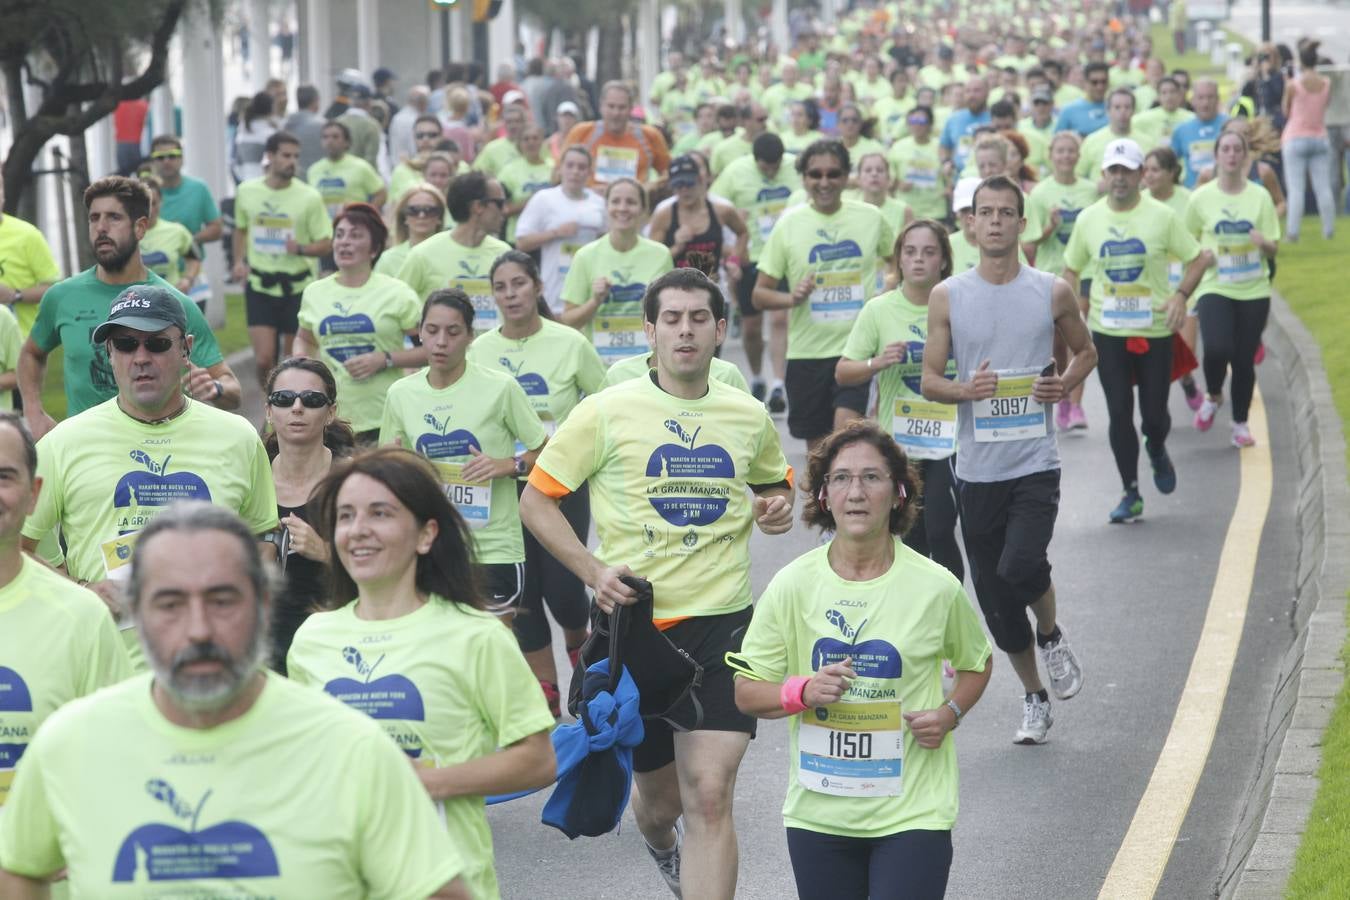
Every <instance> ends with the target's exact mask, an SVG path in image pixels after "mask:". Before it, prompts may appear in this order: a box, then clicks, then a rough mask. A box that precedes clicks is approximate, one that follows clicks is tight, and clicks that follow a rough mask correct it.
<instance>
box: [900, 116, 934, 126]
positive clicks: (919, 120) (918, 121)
mask: <svg viewBox="0 0 1350 900" xmlns="http://www.w3.org/2000/svg"><path fill="white" fill-rule="evenodd" d="M905 124H906V125H931V124H932V123H931V122H929V121H928V120H927V119H925V118H924V117H923V116H913V117H911V118H908V119H906V120H905Z"/></svg>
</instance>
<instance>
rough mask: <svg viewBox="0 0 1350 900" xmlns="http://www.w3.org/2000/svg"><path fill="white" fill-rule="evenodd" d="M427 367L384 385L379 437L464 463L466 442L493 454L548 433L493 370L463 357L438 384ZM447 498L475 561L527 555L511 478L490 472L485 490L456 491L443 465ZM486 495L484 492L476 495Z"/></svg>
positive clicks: (537, 442) (536, 442)
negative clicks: (448, 379)
mask: <svg viewBox="0 0 1350 900" xmlns="http://www.w3.org/2000/svg"><path fill="white" fill-rule="evenodd" d="M429 371H430V370H429V369H423V370H422V371H420V372H414V373H413V374H412V375H409V376H407V377H406V378H400V379H399V380H398V381H396V382H394V385H393V387H391V388H389V393H388V394H387V395H386V397H385V401H384V418H383V420H382V421H381V423H380V443H381V444H392V443H393V442H394V440H395V439H396V438H397V439H399V440H400V441H401V442H402V444H403V446H404V447H406V448H408V449H409V450H415V451H417V452H418V453H421V454H422V455H423V456H425V457H427V458H428V459H430V460H432V462H434V463H438V464H445V463H451V464H459V465H462V464H464V463H467V462H468V461H469V460H470V459H472V455H471V454H470V452H469V448H470V447H477V448H478V450H479V451H480V452H481V453H484V454H486V455H488V456H491V457H493V458H495V459H505V458H508V457H511V456H514V455H515V452H516V450H515V447H516V442H517V441H519V442H520V443H522V444H524V445H525V448H526V449H527V450H538V449H539V447H540V446H541V445H542V444H543V443H544V441H545V440H546V439H547V438H548V432H546V431H545V430H544V426H543V423H541V422H540V421H539V417H538V416H537V415H535V413H534V408H533V407H532V406H531V405H530V400H529V398H528V397H526V396H525V390H524V389H523V388H522V387H521V386H520V385H519V384H517V383H516V380H515V379H514V378H512V377H511V376H510V375H507V374H506V373H505V372H502V371H500V370H498V369H496V368H492V369H489V368H485V367H483V366H480V365H478V364H477V363H473V362H470V363H467V364H466V365H465V367H464V374H463V375H461V376H460V378H459V380H458V381H456V382H455V383H454V384H452V385H450V386H449V387H447V388H441V389H439V390H437V389H436V388H434V387H432V386H431V383H430V382H429V381H427V373H428V372H429ZM438 468H441V470H442V474H443V475H444V476H445V477H446V478H447V479H448V480H447V482H446V487H447V489H448V493H450V495H451V499H452V500H454V499H457V501H458V502H457V506H458V508H459V512H460V514H461V515H462V516H464V518H465V520H466V521H467V522H468V523H469V527H470V528H472V529H473V545H474V557H475V558H476V559H477V560H478V562H480V563H518V562H523V561H524V559H525V542H524V539H523V538H522V537H521V534H520V512H519V510H520V507H519V503H518V501H517V496H516V487H515V480H514V479H513V478H494V479H493V480H492V485H491V487H490V488H489V489H488V490H487V491H480V490H477V489H474V490H472V491H468V490H465V489H463V488H462V486H461V487H460V488H459V489H458V490H457V489H456V485H457V482H456V481H455V475H456V473H455V472H454V471H453V470H451V471H447V470H446V469H445V468H444V467H443V466H440V465H438ZM484 494H486V495H488V496H482V495H484Z"/></svg>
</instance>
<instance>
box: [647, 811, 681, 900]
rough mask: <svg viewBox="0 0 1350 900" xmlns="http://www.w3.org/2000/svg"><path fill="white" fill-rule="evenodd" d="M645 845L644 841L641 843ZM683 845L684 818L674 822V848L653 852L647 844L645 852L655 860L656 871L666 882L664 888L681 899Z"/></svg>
mask: <svg viewBox="0 0 1350 900" xmlns="http://www.w3.org/2000/svg"><path fill="white" fill-rule="evenodd" d="M643 843H644V844H646V843H647V842H646V841H643ZM683 843H684V818H683V817H681V818H678V819H676V820H675V846H674V847H671V848H670V849H669V850H654V849H652V845H651V844H647V852H648V853H650V854H651V855H652V859H654V860H656V870H657V871H658V872H660V873H661V877H662V878H664V879H665V880H666V887H668V888H670V892H671V893H672V894H674V895H675V896H676V897H681V898H682V897H683V896H684V895H683V894H681V893H680V845H681V844H683Z"/></svg>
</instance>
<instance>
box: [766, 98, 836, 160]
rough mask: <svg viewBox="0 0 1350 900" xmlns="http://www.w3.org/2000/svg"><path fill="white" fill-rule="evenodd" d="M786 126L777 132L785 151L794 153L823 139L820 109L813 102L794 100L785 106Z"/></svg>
mask: <svg viewBox="0 0 1350 900" xmlns="http://www.w3.org/2000/svg"><path fill="white" fill-rule="evenodd" d="M787 110H788V111H787V115H788V126H787V127H786V128H783V129H781V130H780V131H779V132H778V135H779V137H781V138H782V139H783V147H784V149H786V150H787V152H789V153H791V154H793V155H796V154H798V153H801V152H802V151H803V150H805V149H806V148H807V147H809V146H811V145H812V144H814V143H815V142H816V141H823V140H825V133H824V132H823V131H821V130H820V110H819V109H817V108H816V104H815V103H814V102H811V103H806V102H804V101H801V100H797V101H794V102H793V103H791V104H790V105H789V106H788V108H787Z"/></svg>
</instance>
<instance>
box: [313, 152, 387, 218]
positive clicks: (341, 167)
mask: <svg viewBox="0 0 1350 900" xmlns="http://www.w3.org/2000/svg"><path fill="white" fill-rule="evenodd" d="M305 178H306V180H308V181H309V183H310V185H311V186H313V187H314V188H315V190H317V191H318V192H319V195H320V196H321V197H323V205H324V208H325V209H327V210H328V217H329V218H330V219H331V218H332V217H334V216H336V215H337V214H338V213H340V212H342V207H344V206H346V205H347V204H348V203H368V202H370V200H371V198H373V197H374V196H375V195H376V194H378V193H379V192H380V191H382V190H384V179H383V178H381V177H380V173H379V172H376V171H375V167H374V166H372V165H371V164H370V163H368V162H366V161H365V160H364V159H362V158H361V157H359V156H357V155H356V154H355V153H346V154H343V156H342V158H341V159H329V158H328V157H326V156H325V157H324V158H323V159H321V160H319V161H318V162H313V163H310V165H309V169H308V170H307V171H306V172H305Z"/></svg>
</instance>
